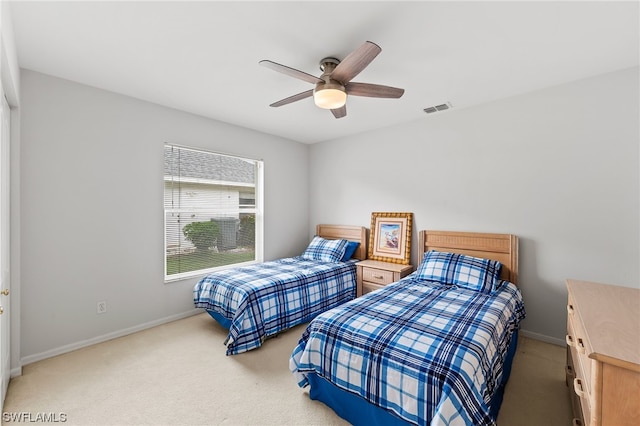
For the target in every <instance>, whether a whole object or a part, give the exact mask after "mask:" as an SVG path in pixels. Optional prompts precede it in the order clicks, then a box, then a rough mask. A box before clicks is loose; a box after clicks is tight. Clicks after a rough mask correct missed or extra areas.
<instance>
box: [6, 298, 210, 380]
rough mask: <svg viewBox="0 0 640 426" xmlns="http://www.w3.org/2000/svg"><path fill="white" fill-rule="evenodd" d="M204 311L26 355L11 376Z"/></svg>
mask: <svg viewBox="0 0 640 426" xmlns="http://www.w3.org/2000/svg"><path fill="white" fill-rule="evenodd" d="M202 312H203V311H202V309H193V310H190V311H187V312H183V313H181V314H176V315H171V316H168V317H165V318H161V319H158V320H155V321H150V322H146V323H144V324H140V325H136V326H133V327H129V328H125V329H124V330H119V331H114V332H112V333H107V334H103V335H102V336H96V337H93V338H91V339H87V340H81V341H79V342H76V343H71V344H68V345H64V346H60V347H59V348H55V349H51V350H48V351H45V352H41V353H39V354H34V355H28V356H25V357H24V358H21V359H20V362H21V366H20V367H17V368H14V369H12V370H11V377H15V376H20V375H22V367H23V366H25V365H27V364H31V363H34V362H37V361H42V360H43V359H47V358H51V357H54V356H57V355H62V354H64V353H67V352H71V351H75V350H77V349H81V348H84V347H87V346H91V345H95V344H97V343H102V342H106V341H107V340H111V339H116V338H118V337H122V336H126V335H129V334H133V333H136V332H138V331H142V330H146V329H148V328H152V327H156V326H158V325H162V324H166V323H168V322H172V321H176V320H180V319H183V318H187V317H190V316H193V315H197V314H201V313H202ZM14 373H15V376H14Z"/></svg>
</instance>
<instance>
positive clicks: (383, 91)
mask: <svg viewBox="0 0 640 426" xmlns="http://www.w3.org/2000/svg"><path fill="white" fill-rule="evenodd" d="M381 51H382V49H381V48H380V46H378V45H377V44H375V43H372V42H370V41H367V42H365V43H364V44H363V45H362V46H360V47H359V48H357V49H356V50H354V51H353V52H351V53H350V54H349V55H348V56H347V57H346V58H344V59H343V60H342V61H340V60H338V59H336V58H324V59H322V60H321V61H320V70H321V71H322V75H321V76H320V77H316V76H314V75H311V74H307V73H306V72H303V71H299V70H297V69H294V68H290V67H288V66H285V65H280V64H277V63H275V62H273V61H269V60H266V59H265V60H262V61H260V62H259V64H260V65H263V66H265V67H267V68H271V69H272V70H274V71H278V72H281V73H283V74H286V75H288V76H290V77H295V78H298V79H300V80H304V81H306V82H309V83H312V84H315V85H316V87H315V88H314V89H311V90H307V91H304V92H302V93H298V94H296V95H293V96H289V97H288V98H284V99H282V100H279V101H277V102H274V103H272V104H271V105H269V106H272V107H279V106H282V105H287V104H290V103H292V102H296V101H299V100H302V99H306V98H309V97H311V96H313V100H314V102H315V104H316V105H317V106H318V107H320V108H324V109H330V110H331V112H332V113H333V115H334V117H335V118H342V117H344V116H346V115H347V107H346V102H347V95H351V96H366V97H370V98H396V99H397V98H399V97H401V96H402V94H403V93H404V89H399V88H397V87H390V86H382V85H379V84H370V83H355V82H352V81H351V79H353V78H354V77H355V76H357V75H358V74H360V72H361V71H362V70H364V69H365V68H366V67H367V66H368V65H369V64H370V63H371V61H373V60H374V59H375V57H376V56H378V54H379V53H380V52H381Z"/></svg>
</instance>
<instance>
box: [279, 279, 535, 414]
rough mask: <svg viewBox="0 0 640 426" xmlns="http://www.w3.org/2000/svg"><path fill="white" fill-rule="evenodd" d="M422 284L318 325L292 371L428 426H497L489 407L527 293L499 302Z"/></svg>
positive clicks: (367, 299) (405, 283)
mask: <svg viewBox="0 0 640 426" xmlns="http://www.w3.org/2000/svg"><path fill="white" fill-rule="evenodd" d="M414 275H415V273H414V274H412V275H409V276H408V277H406V278H404V279H402V280H400V281H399V282H396V283H394V284H391V285H388V286H386V287H384V288H383V289H381V290H378V291H376V292H373V293H370V294H368V295H366V296H364V297H360V298H358V299H355V300H353V301H351V302H349V303H346V304H344V305H342V306H341V307H338V308H336V309H332V310H330V311H327V312H325V313H324V314H322V315H319V316H317V317H316V318H315V319H314V320H313V321H312V322H311V323H310V324H309V326H308V327H307V329H306V331H305V332H304V334H303V335H302V338H301V340H300V343H299V344H298V346H297V347H296V348H295V349H294V351H293V354H292V355H291V358H290V361H289V367H290V369H291V371H292V372H293V374H294V376H295V377H296V380H297V381H298V384H299V385H300V386H301V387H305V386H307V385H308V381H307V378H306V374H305V373H306V372H315V373H316V374H318V375H319V376H321V377H323V378H324V379H326V380H328V381H330V382H331V383H333V384H334V385H336V386H338V387H339V388H341V389H344V390H346V391H348V392H351V393H354V394H356V395H360V396H361V397H363V398H364V399H365V400H367V401H368V402H370V403H372V404H374V405H377V406H379V407H382V408H384V409H386V410H389V411H392V412H394V413H395V414H397V415H398V416H400V417H401V418H403V419H405V420H407V421H408V422H411V423H414V424H420V425H427V424H431V425H471V424H473V425H493V424H494V420H493V419H492V418H491V417H490V415H489V408H488V404H489V402H490V400H491V396H492V395H493V391H494V389H495V388H496V386H498V384H499V380H500V378H501V375H502V367H503V363H504V357H505V355H506V353H507V349H508V345H509V342H510V336H511V333H512V332H513V331H515V330H516V329H517V328H518V325H519V322H520V321H521V320H522V319H523V318H524V316H525V311H524V305H523V303H522V298H521V295H520V292H519V290H518V289H517V288H516V286H515V285H513V284H511V283H507V282H506V281H503V282H502V285H501V286H500V288H499V289H498V290H497V291H496V292H494V293H493V294H486V293H481V292H477V291H473V290H469V289H463V288H459V287H456V286H451V285H443V284H440V283H435V282H431V281H418V280H416V279H415V278H414Z"/></svg>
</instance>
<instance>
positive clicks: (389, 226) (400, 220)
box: [369, 213, 413, 265]
mask: <svg viewBox="0 0 640 426" xmlns="http://www.w3.org/2000/svg"><path fill="white" fill-rule="evenodd" d="M412 220H413V213H371V233H372V238H371V241H370V243H369V259H372V260H380V261H383V262H391V263H399V264H401V265H408V264H409V261H410V259H411V228H412Z"/></svg>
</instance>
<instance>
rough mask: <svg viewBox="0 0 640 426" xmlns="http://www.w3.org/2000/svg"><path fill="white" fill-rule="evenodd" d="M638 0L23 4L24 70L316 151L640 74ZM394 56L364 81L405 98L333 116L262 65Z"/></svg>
mask: <svg viewBox="0 0 640 426" xmlns="http://www.w3.org/2000/svg"><path fill="white" fill-rule="evenodd" d="M638 14H639V8H638V2H637V1H626V2H609V1H600V2H598V1H596V2H594V1H588V2H578V1H569V2H548V1H543V2H539V1H538V2H521V1H511V2H505V1H501V2H484V1H470V2H459V1H449V2H430V1H429V2H427V1H424V2H416V1H411V2H397V1H392V2H380V1H353V2H337V1H331V2H327V1H324V2H309V1H298V2H291V1H284V2H271V1H258V2H246V1H233V2H220V1H198V2H186V1H163V2H153V1H142V2H128V1H112V2H79V1H75V2H56V1H45V2H31V1H25V2H22V1H20V2H15V1H14V2H12V3H11V15H12V17H13V25H14V33H15V42H16V47H17V51H18V61H19V64H20V66H21V67H22V68H27V69H31V70H34V71H38V72H42V73H46V74H50V75H53V76H57V77H61V78H65V79H69V80H73V81H76V82H79V83H83V84H87V85H90V86H95V87H99V88H102V89H106V90H110V91H113V92H117V93H121V94H124V95H128V96H132V97H135V98H139V99H143V100H146V101H150V102H154V103H157V104H160V105H165V106H168V107H172V108H176V109H179V110H183V111H187V112H190V113H194V114H198V115H202V116H205V117H210V118H213V119H217V120H221V121H225V122H228V123H233V124H236V125H239V126H243V127H248V128H251V129H255V130H259V131H262V132H266V133H270V134H274V135H279V136H282V137H285V138H289V139H293V140H296V141H300V142H304V143H315V142H319V141H324V140H330V139H335V138H339V137H342V136H347V135H352V134H356V133H360V132H365V131H370V130H374V129H376V128H381V127H386V126H390V125H393V124H397V123H401V122H407V121H412V120H418V119H424V120H428V119H430V118H431V117H433V116H432V115H426V114H425V113H424V112H423V109H424V108H426V107H429V106H433V105H438V104H442V103H445V102H450V103H451V104H452V105H453V107H454V108H453V109H452V110H450V111H448V112H441V113H438V114H451V113H455V110H456V109H461V108H467V107H470V106H474V105H478V104H481V103H485V102H490V101H493V100H497V99H500V98H505V97H509V96H513V95H517V94H521V93H526V92H529V91H532V90H537V89H540V88H544V87H548V86H553V85H557V84H562V83H566V82H569V81H574V80H578V79H582V78H585V77H590V76H594V75H597V74H601V73H606V72H610V71H615V70H619V69H624V68H629V67H633V66H638V57H639V49H640V48H639V39H640V34H639V24H638V21H639V17H638V16H639V15H638ZM366 40H370V41H373V42H375V43H376V44H378V45H379V46H380V47H381V48H382V53H381V54H380V55H379V56H378V57H377V58H376V59H375V60H374V61H373V62H372V63H371V64H370V65H369V67H368V68H366V69H365V70H364V71H363V72H362V73H360V74H359V75H358V76H357V77H356V78H354V79H353V81H359V82H367V83H376V84H383V85H388V86H395V87H401V88H404V89H405V94H404V96H403V97H402V98H400V99H374V98H362V97H353V96H352V97H350V98H349V99H348V101H347V111H348V115H347V116H346V117H345V118H341V119H335V118H334V117H333V115H332V114H331V113H330V112H329V111H326V110H321V109H319V108H317V107H315V106H314V105H313V101H312V99H311V98H307V99H305V100H302V101H299V102H295V103H292V104H289V105H286V106H283V107H279V108H271V107H269V106H268V105H269V104H270V103H272V102H274V101H277V100H280V99H282V98H285V97H288V96H290V95H293V94H296V93H299V92H302V91H305V90H308V89H311V88H313V86H312V85H311V84H309V83H306V82H304V81H301V80H298V79H295V78H291V77H288V76H286V75H284V74H280V73H277V72H274V71H272V70H270V69H267V68H265V67H262V66H259V65H258V61H260V60H261V59H270V60H272V61H274V62H278V63H280V64H284V65H287V66H290V67H292V68H296V69H299V70H302V71H304V72H307V73H309V74H313V75H316V76H318V75H320V74H321V72H320V70H319V68H318V63H319V61H320V59H322V58H324V57H327V56H334V57H337V58H339V59H343V58H344V57H345V56H346V55H347V54H348V53H350V52H351V51H352V50H354V49H356V48H357V47H359V46H360V45H361V44H362V43H363V42H364V41H366Z"/></svg>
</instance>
